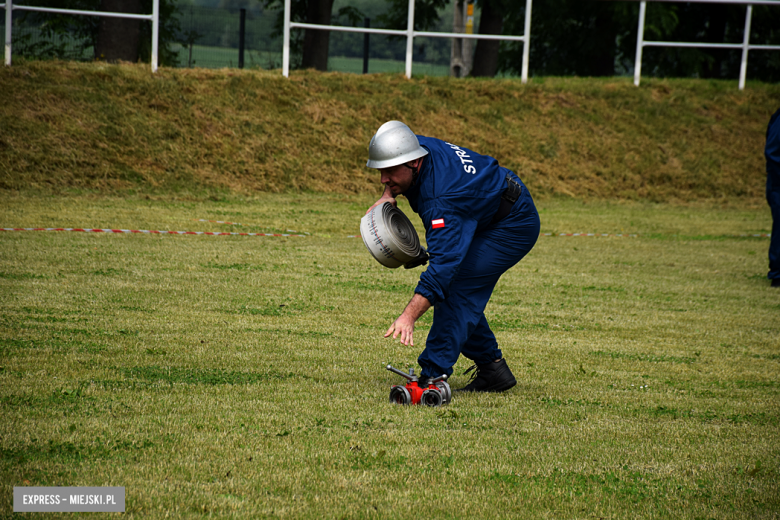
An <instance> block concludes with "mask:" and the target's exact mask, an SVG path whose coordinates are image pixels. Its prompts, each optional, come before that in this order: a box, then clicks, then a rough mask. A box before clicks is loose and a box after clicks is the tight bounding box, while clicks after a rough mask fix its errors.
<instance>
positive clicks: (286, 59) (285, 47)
mask: <svg viewBox="0 0 780 520" xmlns="http://www.w3.org/2000/svg"><path fill="white" fill-rule="evenodd" d="M282 75H283V76H284V77H285V78H289V77H290V0H284V42H283V44H282Z"/></svg>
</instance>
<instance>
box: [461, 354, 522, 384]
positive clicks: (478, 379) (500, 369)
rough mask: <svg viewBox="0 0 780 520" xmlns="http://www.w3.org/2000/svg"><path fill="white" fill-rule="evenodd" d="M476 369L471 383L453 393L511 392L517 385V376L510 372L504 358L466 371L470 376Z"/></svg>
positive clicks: (474, 366)
mask: <svg viewBox="0 0 780 520" xmlns="http://www.w3.org/2000/svg"><path fill="white" fill-rule="evenodd" d="M475 368H476V371H475V372H474V374H473V375H472V376H471V382H470V383H469V384H468V385H466V386H465V387H463V388H459V389H458V390H453V392H503V391H504V390H509V389H510V388H512V387H513V386H515V385H516V384H517V380H516V379H515V376H514V375H512V371H511V370H509V366H508V365H507V364H506V360H505V359H504V358H501V359H499V360H498V361H493V362H492V363H487V364H486V365H473V366H472V367H471V368H469V369H468V370H466V371H465V372H464V374H468V373H469V372H471V371H472V370H474V369H475Z"/></svg>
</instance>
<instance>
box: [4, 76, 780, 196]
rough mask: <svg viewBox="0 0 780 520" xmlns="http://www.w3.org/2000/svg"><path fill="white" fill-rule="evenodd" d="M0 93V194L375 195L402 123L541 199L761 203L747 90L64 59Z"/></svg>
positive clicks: (773, 92)
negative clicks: (387, 142)
mask: <svg viewBox="0 0 780 520" xmlns="http://www.w3.org/2000/svg"><path fill="white" fill-rule="evenodd" d="M0 89H2V92H3V98H4V100H3V105H2V108H0V128H2V133H0V188H2V189H6V190H22V191H29V190H33V191H40V190H42V191H45V192H56V193H68V192H72V191H74V190H75V191H85V190H86V191H98V192H101V193H127V192H141V193H177V194H180V195H189V196H203V195H209V194H215V193H223V194H224V193H225V192H236V193H240V194H247V193H253V192H255V191H257V190H261V191H271V192H279V191H288V190H313V191H320V192H337V193H355V192H366V191H373V192H376V191H377V187H376V184H375V181H376V178H375V176H374V175H373V174H372V172H369V171H368V170H367V169H366V168H365V167H364V166H363V165H364V164H365V155H366V146H367V142H368V140H369V138H370V137H371V135H372V134H373V132H374V130H375V129H376V128H377V127H378V126H379V125H380V124H381V123H383V122H384V121H386V120H389V119H402V120H404V121H407V122H408V123H409V125H410V126H411V127H412V128H413V129H414V130H415V131H416V132H418V133H421V134H427V135H434V136H438V137H441V138H443V139H447V140H450V141H451V142H455V143H458V144H461V145H463V146H467V147H471V148H473V149H475V150H477V151H480V152H482V153H487V154H492V155H494V156H496V157H498V158H499V159H500V160H501V162H502V163H503V164H505V165H507V166H508V167H510V168H512V169H514V170H515V171H517V172H518V173H519V174H520V176H521V177H522V178H523V179H524V180H525V181H526V183H527V184H528V185H529V186H530V188H531V190H532V191H533V193H534V194H535V195H536V196H537V197H540V196H547V195H564V196H573V197H580V198H613V197H618V198H623V199H649V200H654V201H669V200H684V201H688V200H696V199H723V198H743V199H744V198H747V199H752V200H754V201H758V200H760V199H761V197H762V193H763V177H764V173H763V172H764V167H763V156H762V147H763V139H764V131H765V127H766V123H767V121H768V118H769V116H770V114H771V113H772V112H773V111H774V110H775V109H776V108H777V106H778V105H780V86H778V85H766V84H760V83H749V84H748V87H747V89H746V90H745V91H743V92H740V91H739V90H737V89H736V84H735V82H706V81H688V80H651V79H647V80H644V82H643V84H642V86H641V88H635V87H634V86H633V85H632V84H631V82H630V80H629V79H627V78H615V79H577V78H568V79H557V78H548V79H538V80H533V81H532V82H531V83H530V84H529V85H526V86H523V85H521V84H520V82H519V81H518V80H471V79H467V80H454V79H450V78H424V77H421V78H415V79H413V80H411V81H409V80H406V79H405V78H403V77H402V76H400V75H391V76H384V75H370V76H360V75H349V74H318V73H313V72H294V73H293V74H292V77H291V78H290V79H285V78H283V77H282V76H281V74H280V73H279V71H239V70H216V71H213V70H203V69H194V70H183V69H162V70H160V71H159V73H158V74H156V75H152V74H151V73H150V72H149V69H148V66H144V65H122V66H116V65H105V64H71V63H18V64H16V65H14V66H13V67H6V68H3V69H2V70H0Z"/></svg>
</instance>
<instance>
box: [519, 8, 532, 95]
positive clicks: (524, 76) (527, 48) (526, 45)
mask: <svg viewBox="0 0 780 520" xmlns="http://www.w3.org/2000/svg"><path fill="white" fill-rule="evenodd" d="M532 4H533V0H525V27H524V29H523V36H525V41H524V42H523V70H522V72H521V74H520V79H521V81H522V82H523V83H528V61H529V58H530V55H531V6H532Z"/></svg>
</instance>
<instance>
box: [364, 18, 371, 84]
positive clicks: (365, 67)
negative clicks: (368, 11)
mask: <svg viewBox="0 0 780 520" xmlns="http://www.w3.org/2000/svg"><path fill="white" fill-rule="evenodd" d="M363 22H364V23H363V25H365V27H366V29H368V28H369V27H371V18H365V19H364V20H363ZM369 36H371V35H370V34H369V33H365V34H364V35H363V74H368V38H369Z"/></svg>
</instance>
